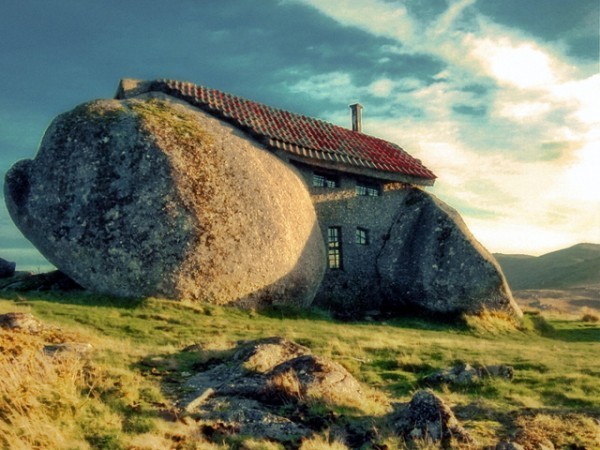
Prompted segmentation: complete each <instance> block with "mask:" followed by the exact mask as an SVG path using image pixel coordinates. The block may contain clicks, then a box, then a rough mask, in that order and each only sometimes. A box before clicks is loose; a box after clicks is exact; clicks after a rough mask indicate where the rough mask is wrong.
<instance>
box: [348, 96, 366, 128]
mask: <svg viewBox="0 0 600 450" xmlns="http://www.w3.org/2000/svg"><path fill="white" fill-rule="evenodd" d="M350 109H351V110H352V131H358V132H359V133H361V132H362V112H361V110H362V109H363V106H362V105H361V104H360V103H355V104H353V105H350Z"/></svg>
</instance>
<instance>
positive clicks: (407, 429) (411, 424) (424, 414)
mask: <svg viewBox="0 0 600 450" xmlns="http://www.w3.org/2000/svg"><path fill="white" fill-rule="evenodd" d="M394 425H395V428H396V430H397V431H398V433H399V434H400V435H401V436H404V438H405V439H406V440H409V441H410V440H421V441H426V442H427V441H434V442H439V443H440V444H441V445H442V446H443V447H444V448H445V447H448V446H450V445H451V443H452V440H453V439H456V440H457V441H458V442H464V443H471V442H473V439H472V438H471V437H470V436H469V434H468V433H467V432H466V431H465V430H464V429H463V427H462V426H461V425H460V424H459V423H458V420H457V419H456V417H455V416H454V413H453V412H452V410H451V409H450V408H449V407H448V406H447V405H446V404H445V403H444V402H443V400H442V399H441V398H440V397H438V396H437V395H435V394H434V393H433V392H432V391H430V390H423V391H418V392H417V393H416V394H415V395H414V396H413V398H412V400H411V401H410V403H409V404H408V406H407V407H406V408H405V409H404V410H403V411H401V412H400V413H399V415H398V418H397V420H396V422H395V424H394Z"/></svg>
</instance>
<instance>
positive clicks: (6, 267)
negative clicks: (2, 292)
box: [0, 258, 17, 278]
mask: <svg viewBox="0 0 600 450" xmlns="http://www.w3.org/2000/svg"><path fill="white" fill-rule="evenodd" d="M16 267H17V264H16V263H14V262H10V261H7V260H5V259H3V258H0V278H10V277H12V276H13V275H14V274H15V268H16Z"/></svg>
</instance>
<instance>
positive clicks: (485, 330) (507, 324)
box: [463, 309, 521, 336]
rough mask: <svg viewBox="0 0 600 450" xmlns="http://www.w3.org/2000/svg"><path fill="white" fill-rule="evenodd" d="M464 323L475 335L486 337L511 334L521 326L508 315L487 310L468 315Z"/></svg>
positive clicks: (464, 318) (465, 316) (464, 317)
mask: <svg viewBox="0 0 600 450" xmlns="http://www.w3.org/2000/svg"><path fill="white" fill-rule="evenodd" d="M463 321H464V322H465V324H466V325H467V326H468V327H469V329H471V330H472V331H473V332H474V333H475V334H477V335H485V336H489V335H494V336H495V335H500V334H506V333H511V332H514V331H515V330H516V329H518V328H519V327H520V325H521V324H520V322H519V320H518V319H516V318H515V317H513V316H511V315H509V314H507V313H504V312H502V311H490V310H487V309H484V310H483V311H481V312H480V313H479V314H466V315H464V316H463Z"/></svg>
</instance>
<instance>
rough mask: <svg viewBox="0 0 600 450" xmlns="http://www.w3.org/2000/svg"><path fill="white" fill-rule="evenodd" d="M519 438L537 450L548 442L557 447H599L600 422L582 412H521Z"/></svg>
mask: <svg viewBox="0 0 600 450" xmlns="http://www.w3.org/2000/svg"><path fill="white" fill-rule="evenodd" d="M516 425H517V426H518V427H519V431H518V433H517V438H516V441H517V442H519V443H521V444H522V445H523V446H524V447H525V450H534V449H538V448H540V446H542V445H545V446H546V447H550V446H549V445H548V443H549V442H550V443H552V445H553V446H554V447H555V448H600V424H599V423H598V421H597V420H595V419H593V418H591V417H587V416H584V415H579V414H566V415H548V414H537V415H534V416H520V417H518V418H517V420H516ZM550 448H553V447H550Z"/></svg>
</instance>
